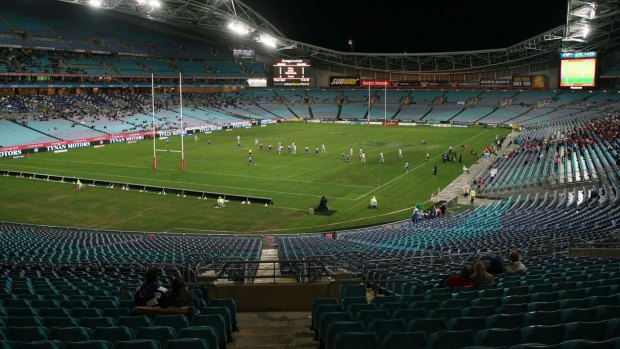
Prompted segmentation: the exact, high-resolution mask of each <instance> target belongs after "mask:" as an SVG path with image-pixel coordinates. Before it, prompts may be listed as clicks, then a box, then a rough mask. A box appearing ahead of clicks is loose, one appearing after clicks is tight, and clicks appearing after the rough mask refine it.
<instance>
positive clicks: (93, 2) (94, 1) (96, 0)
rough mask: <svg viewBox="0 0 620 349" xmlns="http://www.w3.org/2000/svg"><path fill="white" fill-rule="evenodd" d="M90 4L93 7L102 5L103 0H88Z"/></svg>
mask: <svg viewBox="0 0 620 349" xmlns="http://www.w3.org/2000/svg"><path fill="white" fill-rule="evenodd" d="M88 4H89V5H90V6H92V7H101V0H88Z"/></svg>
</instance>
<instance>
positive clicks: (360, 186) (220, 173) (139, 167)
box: [18, 159, 372, 188]
mask: <svg viewBox="0 0 620 349" xmlns="http://www.w3.org/2000/svg"><path fill="white" fill-rule="evenodd" d="M48 160H49V161H55V162H60V163H74V164H82V165H96V166H113V167H126V168H135V169H144V170H149V169H151V167H150V166H131V165H120V164H109V163H100V162H84V161H72V160H61V159H45V161H48ZM192 161H199V162H206V161H204V160H192ZM214 162H215V163H220V162H219V161H217V162H216V161H214ZM224 163H227V164H230V163H231V162H224ZM234 164H236V163H234ZM18 166H19V165H18ZM260 166H261V167H262V165H260ZM265 167H275V168H281V167H290V166H272V165H266V166H265ZM294 167H296V166H294ZM29 168H34V167H29ZM296 168H299V167H296ZM302 169H304V170H315V169H311V168H302ZM157 170H158V171H169V172H178V170H173V169H162V168H158V169H157ZM186 172H187V173H199V174H206V175H221V176H231V177H241V178H258V179H266V180H273V181H288V182H299V183H309V184H321V185H332V186H339V187H353V188H372V186H368V185H355V184H333V183H325V182H315V181H307V180H303V179H290V178H272V177H263V176H260V177H258V176H248V175H241V174H232V173H223V172H203V171H186Z"/></svg>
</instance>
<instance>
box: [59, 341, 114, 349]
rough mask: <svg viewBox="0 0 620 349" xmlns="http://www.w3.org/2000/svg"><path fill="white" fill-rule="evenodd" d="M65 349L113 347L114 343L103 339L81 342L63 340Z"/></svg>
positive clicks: (109, 348) (106, 348)
mask: <svg viewBox="0 0 620 349" xmlns="http://www.w3.org/2000/svg"><path fill="white" fill-rule="evenodd" d="M65 348H66V349H114V344H112V342H110V341H104V340H90V341H82V342H65Z"/></svg>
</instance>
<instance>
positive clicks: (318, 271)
mask: <svg viewBox="0 0 620 349" xmlns="http://www.w3.org/2000/svg"><path fill="white" fill-rule="evenodd" d="M220 260H221V259H220ZM261 264H263V265H265V264H270V265H271V268H270V269H271V273H270V274H269V275H258V274H257V271H258V270H259V268H258V267H259V265H261ZM278 265H279V267H278ZM291 265H294V266H296V267H294V268H291V267H290V266H291ZM283 266H284V268H283ZM282 269H285V273H282ZM261 270H268V269H261ZM208 271H213V274H212V275H206V276H202V277H203V278H206V279H207V280H209V281H210V282H216V281H218V280H221V279H226V280H227V281H229V282H233V283H237V284H244V283H253V282H254V281H255V280H257V279H272V281H273V283H277V279H282V278H292V279H295V280H297V281H298V282H301V283H307V282H312V281H316V279H317V278H320V277H328V276H333V275H334V274H335V273H334V272H333V271H332V270H330V268H328V266H326V265H325V263H324V262H323V261H321V260H319V259H289V260H272V261H249V260H243V259H240V258H239V259H230V260H228V261H226V262H225V263H224V265H223V266H222V267H221V268H220V267H217V266H214V265H210V266H205V267H200V268H197V269H196V274H197V275H198V276H200V274H203V273H205V272H208Z"/></svg>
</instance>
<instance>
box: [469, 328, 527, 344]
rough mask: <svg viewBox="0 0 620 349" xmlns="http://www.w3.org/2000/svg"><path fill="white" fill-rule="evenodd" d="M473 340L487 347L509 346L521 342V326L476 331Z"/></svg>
mask: <svg viewBox="0 0 620 349" xmlns="http://www.w3.org/2000/svg"><path fill="white" fill-rule="evenodd" d="M475 342H476V344H478V345H484V346H489V347H509V346H511V345H516V344H519V343H520V342H521V328H518V327H517V328H488V329H484V330H480V331H477V332H476V335H475Z"/></svg>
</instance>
